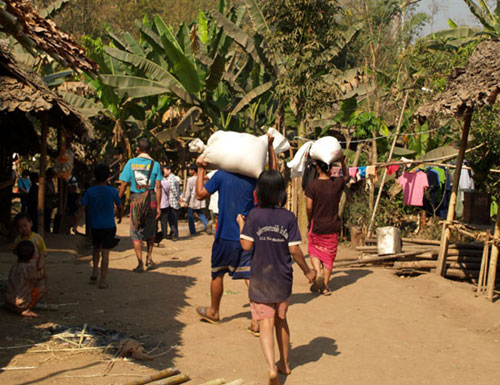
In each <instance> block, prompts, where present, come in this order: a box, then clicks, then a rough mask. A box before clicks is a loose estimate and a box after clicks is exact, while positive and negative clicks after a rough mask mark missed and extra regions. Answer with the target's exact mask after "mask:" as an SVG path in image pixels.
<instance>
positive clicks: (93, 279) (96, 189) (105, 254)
mask: <svg viewBox="0 0 500 385" xmlns="http://www.w3.org/2000/svg"><path fill="white" fill-rule="evenodd" d="M94 175H95V179H96V185H95V186H93V187H91V188H89V189H88V190H87V191H86V192H85V194H83V197H82V201H81V205H80V209H79V210H78V213H77V214H76V218H75V223H74V225H73V229H74V231H75V233H77V230H76V227H77V226H78V223H79V222H80V218H81V216H82V214H83V212H84V211H85V208H86V207H87V208H88V210H87V212H88V216H89V223H90V227H91V228H92V230H91V231H92V244H93V246H94V250H93V254H92V262H93V265H94V270H93V272H92V275H91V276H90V281H89V283H91V284H95V283H97V277H98V274H99V260H101V276H100V280H99V289H106V288H108V284H107V283H106V276H107V274H108V265H109V250H110V249H112V248H113V247H114V246H116V244H117V242H116V240H115V234H116V224H115V207H114V206H115V205H116V207H117V209H118V223H120V222H121V217H122V210H123V206H122V203H121V201H120V198H119V197H118V190H117V189H115V188H113V187H111V186H108V184H107V182H108V178H109V167H108V166H107V165H105V164H98V165H97V166H96V167H95V169H94Z"/></svg>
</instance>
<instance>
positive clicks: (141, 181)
mask: <svg viewBox="0 0 500 385" xmlns="http://www.w3.org/2000/svg"><path fill="white" fill-rule="evenodd" d="M150 152H151V143H150V142H149V140H148V139H146V138H141V139H139V142H138V145H137V153H138V155H137V157H135V158H133V159H130V160H129V161H128V162H127V164H126V165H125V167H124V169H123V171H122V173H121V175H120V181H121V184H120V190H119V196H120V198H122V197H123V194H124V193H125V189H126V188H127V185H130V237H131V238H132V242H133V244H134V251H135V255H136V256H137V261H138V265H137V267H136V268H135V269H134V270H133V271H134V272H136V273H142V272H143V271H144V263H143V260H142V242H143V241H146V243H147V249H148V254H147V258H146V268H147V269H148V270H151V269H153V268H154V266H155V263H154V262H153V256H152V254H153V245H154V240H155V235H156V226H157V223H158V218H160V215H161V210H160V202H161V180H162V178H163V177H162V173H161V168H160V164H159V163H158V162H155V161H154V160H153V158H151V156H150V155H149V153H150Z"/></svg>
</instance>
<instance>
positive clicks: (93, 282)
mask: <svg viewBox="0 0 500 385" xmlns="http://www.w3.org/2000/svg"><path fill="white" fill-rule="evenodd" d="M96 283H97V277H96V276H95V275H91V276H90V278H89V284H91V285H95V284H96Z"/></svg>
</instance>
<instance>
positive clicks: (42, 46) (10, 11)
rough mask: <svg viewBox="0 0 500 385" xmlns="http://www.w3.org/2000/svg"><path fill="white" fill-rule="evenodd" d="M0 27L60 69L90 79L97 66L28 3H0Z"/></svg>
mask: <svg viewBox="0 0 500 385" xmlns="http://www.w3.org/2000/svg"><path fill="white" fill-rule="evenodd" d="M0 25H1V26H2V27H3V29H5V31H6V32H7V33H9V34H10V35H11V36H12V37H14V38H15V39H16V40H17V41H18V42H19V43H20V44H21V45H22V46H23V47H24V48H25V49H26V50H28V51H29V52H30V53H32V54H34V56H36V50H39V51H43V52H45V53H47V54H49V55H50V56H52V57H53V58H54V59H55V60H57V61H58V62H59V63H61V64H62V65H64V66H67V67H70V68H72V69H73V70H75V71H83V72H86V73H87V74H89V75H91V76H93V74H95V73H96V72H97V69H98V65H97V63H95V62H94V61H93V60H91V59H89V58H87V57H86V56H85V52H84V50H83V49H82V48H81V47H79V46H78V44H76V42H75V41H74V40H73V38H72V37H71V36H69V35H67V34H65V33H64V32H62V31H60V30H59V29H58V28H57V26H56V24H55V23H54V22H53V21H52V20H50V19H47V18H45V17H44V16H43V15H40V14H39V13H38V12H37V11H36V10H35V9H34V8H33V5H32V2H31V1H28V0H0Z"/></svg>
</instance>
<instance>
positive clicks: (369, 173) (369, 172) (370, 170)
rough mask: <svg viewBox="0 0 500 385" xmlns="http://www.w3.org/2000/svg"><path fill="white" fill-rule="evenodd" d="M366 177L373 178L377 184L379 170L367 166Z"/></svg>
mask: <svg viewBox="0 0 500 385" xmlns="http://www.w3.org/2000/svg"><path fill="white" fill-rule="evenodd" d="M366 177H367V178H373V181H374V182H376V181H377V179H378V176H377V168H376V167H375V166H367V167H366Z"/></svg>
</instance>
